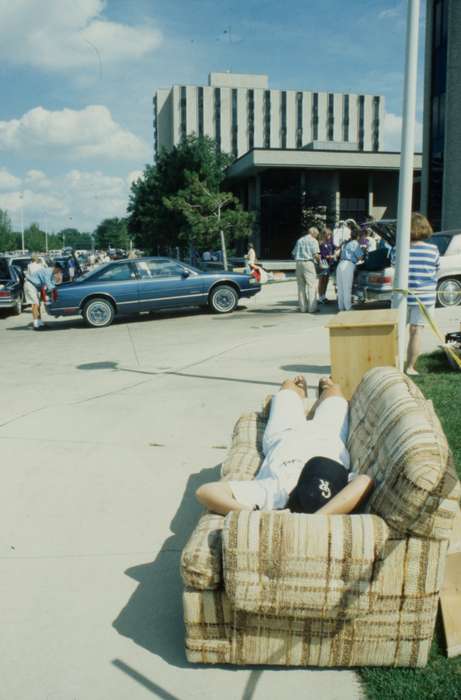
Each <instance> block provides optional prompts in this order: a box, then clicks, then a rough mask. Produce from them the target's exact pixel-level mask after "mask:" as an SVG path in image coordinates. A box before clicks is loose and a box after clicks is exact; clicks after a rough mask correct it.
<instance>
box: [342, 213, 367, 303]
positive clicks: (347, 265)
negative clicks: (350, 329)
mask: <svg viewBox="0 0 461 700" xmlns="http://www.w3.org/2000/svg"><path fill="white" fill-rule="evenodd" d="M359 234H360V230H359V229H358V227H356V226H354V227H353V228H352V230H351V238H350V240H349V241H348V242H347V243H345V244H344V245H343V247H342V249H341V253H340V258H339V263H338V267H337V268H336V287H337V292H338V309H339V311H349V309H350V308H351V306H352V284H353V281H354V272H355V266H356V265H357V263H358V262H359V260H361V259H362V258H363V250H362V248H361V247H360V244H359V242H358V237H359Z"/></svg>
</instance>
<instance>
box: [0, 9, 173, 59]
mask: <svg viewBox="0 0 461 700" xmlns="http://www.w3.org/2000/svg"><path fill="white" fill-rule="evenodd" d="M106 4H107V3H106V2H105V0H46V7H44V4H43V3H41V2H37V0H14V2H11V0H0V17H1V18H2V21H1V24H0V58H2V59H4V60H6V61H8V62H13V63H18V64H26V65H32V66H35V67H38V68H41V69H45V70H52V71H66V70H68V69H72V68H81V67H87V66H89V67H93V66H94V65H98V64H100V66H101V68H102V69H103V67H104V64H105V63H106V62H107V63H109V62H114V61H129V60H136V59H138V58H140V57H141V56H144V55H145V54H147V53H150V52H151V51H153V50H154V49H156V48H157V47H158V46H160V44H161V42H162V35H161V33H160V31H159V30H158V29H156V28H154V27H153V26H149V25H147V26H130V25H127V24H120V23H117V22H111V21H109V20H107V19H105V18H104V16H103V12H104V9H105V7H106Z"/></svg>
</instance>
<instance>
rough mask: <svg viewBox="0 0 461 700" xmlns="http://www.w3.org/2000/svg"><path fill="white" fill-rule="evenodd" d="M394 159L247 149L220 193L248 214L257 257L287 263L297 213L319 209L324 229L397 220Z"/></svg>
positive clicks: (359, 153) (352, 153)
mask: <svg viewBox="0 0 461 700" xmlns="http://www.w3.org/2000/svg"><path fill="white" fill-rule="evenodd" d="M399 168H400V153H389V152H379V153H376V152H365V151H338V150H319V149H314V148H313V149H304V150H291V151H290V150H283V149H259V148H256V149H253V150H252V151H250V152H248V153H246V154H245V155H244V156H242V157H241V158H239V159H237V160H236V161H235V162H234V163H232V165H231V166H230V167H229V169H228V171H227V180H226V187H228V188H229V189H232V190H233V191H234V193H235V194H236V195H237V196H238V197H239V199H240V201H241V203H242V205H243V207H244V208H245V209H247V210H249V211H252V212H254V214H255V216H256V226H255V230H254V236H253V240H254V243H255V247H256V251H257V253H258V255H259V257H261V258H264V259H270V258H278V259H287V258H289V257H290V253H291V250H292V248H293V245H294V242H295V241H296V239H297V238H298V236H299V235H300V233H301V230H302V227H301V212H302V210H303V209H305V208H309V207H316V206H321V207H324V208H325V215H326V219H327V223H329V224H330V225H333V224H334V223H335V222H337V221H338V220H339V219H347V218H353V219H355V220H356V221H357V222H362V221H364V220H365V219H367V218H368V217H372V218H374V219H376V220H379V219H382V218H386V219H387V218H391V219H393V218H395V217H396V216H397V197H398V181H399ZM414 170H415V185H414V193H413V200H414V202H415V203H416V202H418V200H419V178H420V173H421V155H418V154H417V155H415V158H414Z"/></svg>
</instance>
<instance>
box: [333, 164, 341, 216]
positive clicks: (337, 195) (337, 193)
mask: <svg viewBox="0 0 461 700" xmlns="http://www.w3.org/2000/svg"><path fill="white" fill-rule="evenodd" d="M331 187H332V196H331V199H332V201H333V216H334V220H335V224H337V223H338V221H339V219H340V218H341V184H340V177H339V172H338V171H337V170H336V171H335V172H334V173H333V175H332V185H331Z"/></svg>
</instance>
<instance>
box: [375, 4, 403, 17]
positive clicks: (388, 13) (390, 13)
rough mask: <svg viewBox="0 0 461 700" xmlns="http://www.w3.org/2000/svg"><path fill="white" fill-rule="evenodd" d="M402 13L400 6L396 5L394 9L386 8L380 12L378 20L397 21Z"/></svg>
mask: <svg viewBox="0 0 461 700" xmlns="http://www.w3.org/2000/svg"><path fill="white" fill-rule="evenodd" d="M401 11H402V6H401V5H397V6H395V7H388V8H387V9H386V10H382V11H381V12H379V14H378V19H397V17H400V14H401Z"/></svg>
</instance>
